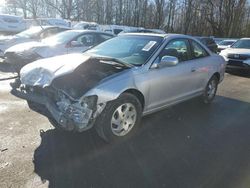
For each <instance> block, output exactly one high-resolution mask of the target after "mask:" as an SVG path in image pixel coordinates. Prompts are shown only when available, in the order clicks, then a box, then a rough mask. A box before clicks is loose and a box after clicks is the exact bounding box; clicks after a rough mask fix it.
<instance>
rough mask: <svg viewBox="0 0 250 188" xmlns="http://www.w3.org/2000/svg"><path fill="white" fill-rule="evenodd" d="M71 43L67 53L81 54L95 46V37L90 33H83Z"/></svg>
mask: <svg viewBox="0 0 250 188" xmlns="http://www.w3.org/2000/svg"><path fill="white" fill-rule="evenodd" d="M72 41H74V42H72ZM72 41H70V44H69V46H68V48H67V51H68V53H78V52H79V53H81V52H85V51H86V50H88V49H89V48H91V47H92V46H94V45H95V43H96V36H95V34H92V33H85V34H82V35H80V36H78V37H76V38H75V39H73V40H72Z"/></svg>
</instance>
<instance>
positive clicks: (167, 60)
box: [152, 56, 179, 69]
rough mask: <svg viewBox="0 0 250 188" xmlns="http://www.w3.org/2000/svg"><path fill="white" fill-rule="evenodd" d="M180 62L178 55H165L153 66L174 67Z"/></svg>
mask: <svg viewBox="0 0 250 188" xmlns="http://www.w3.org/2000/svg"><path fill="white" fill-rule="evenodd" d="M178 63H179V60H178V58H177V57H174V56H163V57H162V58H161V60H160V62H156V63H154V64H153V65H152V68H156V69H157V68H162V67H173V66H176V65H177V64H178Z"/></svg>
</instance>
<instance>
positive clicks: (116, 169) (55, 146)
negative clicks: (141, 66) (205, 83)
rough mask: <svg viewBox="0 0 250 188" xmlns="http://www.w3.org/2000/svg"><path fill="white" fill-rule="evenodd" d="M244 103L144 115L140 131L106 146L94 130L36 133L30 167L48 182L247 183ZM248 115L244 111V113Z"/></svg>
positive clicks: (228, 186) (249, 132) (173, 187)
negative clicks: (124, 139)
mask: <svg viewBox="0 0 250 188" xmlns="http://www.w3.org/2000/svg"><path fill="white" fill-rule="evenodd" d="M249 114H250V103H246V102H241V101H237V100H233V99H230V98H224V97H217V99H216V101H215V102H214V104H212V105H211V106H208V107H207V106H204V105H202V104H201V103H199V101H198V100H196V99H195V100H192V101H189V102H186V103H183V104H180V105H178V106H176V107H173V108H171V109H168V110H165V111H162V112H158V113H155V114H153V115H151V116H148V117H145V118H144V119H143V121H142V127H141V129H140V130H139V132H138V134H137V135H136V136H135V137H133V138H131V139H130V140H128V141H126V142H124V143H120V144H113V145H108V144H105V143H104V142H103V141H102V140H101V139H100V138H99V137H98V136H97V135H96V134H95V132H94V131H89V132H85V133H83V134H70V133H65V132H58V131H55V130H48V131H46V132H41V144H40V146H39V147H38V148H37V149H36V150H35V153H34V165H35V173H37V174H38V175H39V176H40V177H41V179H42V180H43V181H49V187H50V188H54V187H58V188H63V187H67V188H69V187H74V188H75V187H92V188H94V187H96V188H101V187H108V188H112V187H119V188H121V187H157V188H160V187H169V188H179V187H180V188H183V187H185V188H196V187H199V188H211V187H213V188H224V187H225V188H235V187H237V188H243V187H244V188H245V187H247V186H249V185H250V147H249V144H250V126H249V125H250V124H249V122H250V116H249ZM246 117H248V118H246Z"/></svg>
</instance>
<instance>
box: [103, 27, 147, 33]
mask: <svg viewBox="0 0 250 188" xmlns="http://www.w3.org/2000/svg"><path fill="white" fill-rule="evenodd" d="M100 28H101V30H102V31H104V32H107V33H112V34H114V35H118V34H119V33H122V32H129V31H132V30H136V29H143V28H138V27H130V26H124V25H101V26H100Z"/></svg>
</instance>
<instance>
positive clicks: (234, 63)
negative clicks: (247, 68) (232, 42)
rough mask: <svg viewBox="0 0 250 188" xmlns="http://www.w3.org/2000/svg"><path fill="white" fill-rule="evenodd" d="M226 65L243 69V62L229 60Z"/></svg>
mask: <svg viewBox="0 0 250 188" xmlns="http://www.w3.org/2000/svg"><path fill="white" fill-rule="evenodd" d="M227 65H231V66H236V67H243V62H242V61H235V60H229V61H228V63H227Z"/></svg>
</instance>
